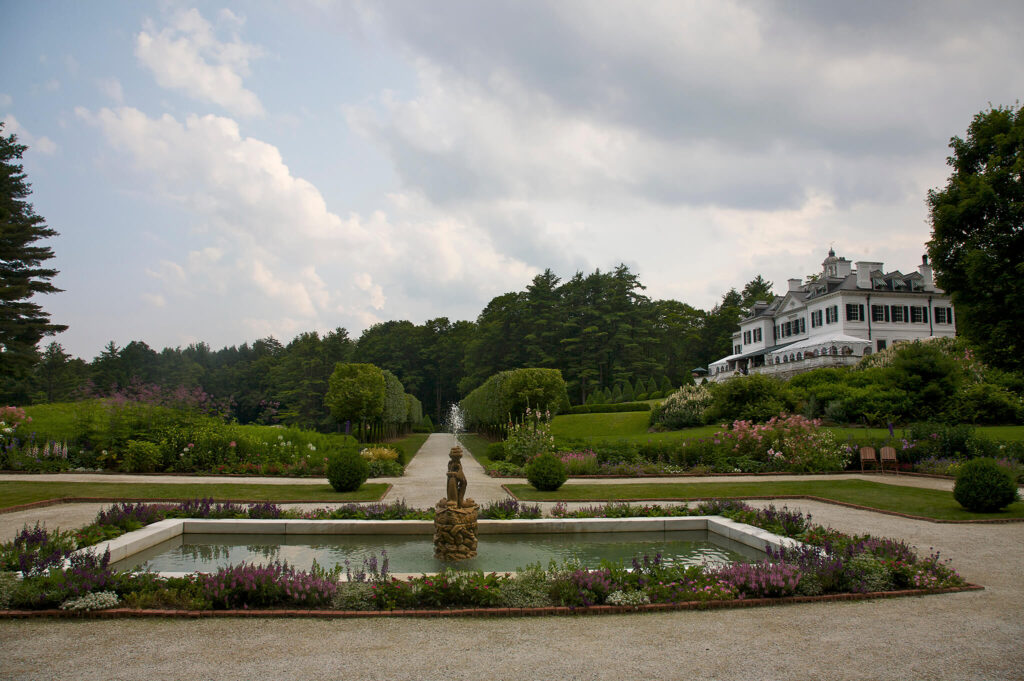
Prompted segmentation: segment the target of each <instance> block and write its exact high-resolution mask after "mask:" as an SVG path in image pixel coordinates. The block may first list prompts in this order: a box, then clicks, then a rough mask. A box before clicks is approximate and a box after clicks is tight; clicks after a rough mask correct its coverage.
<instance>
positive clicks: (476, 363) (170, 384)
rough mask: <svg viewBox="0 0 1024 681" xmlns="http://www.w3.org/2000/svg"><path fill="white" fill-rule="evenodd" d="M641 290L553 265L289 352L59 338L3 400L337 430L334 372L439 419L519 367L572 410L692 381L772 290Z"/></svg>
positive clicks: (4, 391) (616, 278)
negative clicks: (149, 408)
mask: <svg viewBox="0 0 1024 681" xmlns="http://www.w3.org/2000/svg"><path fill="white" fill-rule="evenodd" d="M644 290H645V287H644V286H643V284H642V283H641V282H640V279H639V277H638V276H637V275H636V274H634V273H633V272H631V271H630V270H629V268H628V267H626V266H625V265H619V266H618V267H616V268H614V269H613V270H611V271H607V272H602V271H600V270H596V271H594V272H593V273H591V274H587V275H584V274H583V273H581V272H577V273H575V274H574V275H573V276H572V277H570V278H569V279H568V280H565V281H562V280H561V279H560V278H559V277H558V276H557V275H556V274H555V273H553V272H552V271H551V270H546V271H545V272H543V273H542V274H539V275H537V276H536V277H534V279H533V280H532V282H531V283H530V284H529V285H528V286H527V287H526V289H525V290H523V291H516V292H510V293H506V294H504V295H501V296H498V297H496V298H494V299H492V300H491V301H490V302H489V303H488V304H487V306H486V307H485V308H484V309H483V311H482V312H481V313H480V315H479V316H478V317H477V319H476V321H462V320H460V321H455V322H452V321H450V320H449V319H448V318H446V317H439V318H437V319H431V320H427V321H425V322H424V323H422V324H414V323H413V322H410V321H406V320H401V321H388V322H384V323H381V324H376V325H373V326H371V327H369V328H367V329H366V330H365V331H363V333H362V334H361V335H360V337H359V338H358V339H353V338H351V337H350V336H349V334H348V331H347V330H346V329H344V328H337V329H335V330H334V331H331V332H329V333H326V334H322V335H321V334H320V333H318V332H316V331H310V332H306V333H301V334H299V335H298V336H296V337H295V338H293V339H292V340H291V341H290V342H288V343H287V344H284V343H282V342H281V341H280V340H278V339H276V338H274V337H273V336H269V337H267V338H261V339H259V340H256V341H254V342H252V343H243V344H242V345H239V346H230V347H224V348H221V349H219V350H213V349H211V348H210V347H209V346H208V345H207V344H205V343H202V342H200V343H195V344H192V345H189V346H187V347H184V348H181V347H176V348H164V349H162V350H160V351H157V350H154V349H153V348H150V347H149V346H148V345H147V344H146V343H145V342H143V341H141V340H134V341H131V342H130V343H128V344H127V345H125V346H124V347H118V346H117V345H116V344H115V343H114V342H113V341H111V342H110V343H108V344H107V346H106V347H105V348H104V350H103V351H102V352H101V353H100V354H99V355H98V356H97V357H95V358H94V359H93V360H92V361H90V362H86V361H85V360H83V359H80V358H73V357H71V356H70V355H69V354H68V353H66V352H65V351H64V348H63V347H62V346H61V345H60V344H59V343H57V342H51V343H50V344H49V345H48V346H46V348H45V349H44V351H43V352H42V355H41V359H40V361H39V362H38V364H37V365H36V366H35V368H34V370H33V371H32V372H31V373H30V374H28V375H26V376H25V377H22V378H20V379H14V378H7V379H5V380H3V381H2V382H0V401H3V402H6V403H10V404H21V405H27V404H32V403H40V402H58V401H66V400H75V399H83V398H88V397H97V396H107V395H113V394H116V393H118V392H122V393H123V392H124V391H131V390H132V389H133V386H135V387H136V388H138V387H139V386H144V385H159V386H162V387H163V388H164V389H171V388H182V389H186V390H193V391H194V390H196V389H201V390H202V391H203V392H204V393H205V394H206V395H207V396H209V399H210V401H211V402H212V403H215V404H217V405H218V410H219V411H220V412H221V413H222V414H223V415H225V416H228V417H231V418H234V419H237V421H238V422H239V423H284V424H287V425H291V426H299V427H304V428H314V429H318V430H321V431H331V430H336V429H337V428H338V427H339V425H338V423H337V421H336V420H335V419H333V418H332V417H331V414H330V411H329V410H328V408H327V407H326V406H325V404H324V397H325V395H326V393H327V388H328V379H329V378H330V375H331V372H332V371H333V370H334V367H335V364H336V363H338V362H366V363H371V364H375V365H377V366H378V367H380V368H382V369H387V370H388V371H391V372H392V373H393V374H395V375H396V376H397V377H398V379H399V380H400V381H401V382H402V384H403V386H404V388H405V391H406V392H408V393H410V394H412V395H414V396H416V397H417V398H418V399H419V400H420V401H421V402H422V403H423V413H424V414H425V415H429V416H430V417H431V418H432V419H433V421H434V423H441V422H442V421H443V418H442V416H443V412H444V410H445V409H446V406H447V405H448V404H451V403H453V402H457V401H458V400H459V399H460V398H462V397H463V396H465V395H466V394H467V393H469V392H470V391H471V390H473V389H474V388H476V387H477V386H479V385H480V384H482V383H483V382H484V381H485V380H486V379H487V378H488V377H489V376H491V375H493V374H495V373H497V372H499V371H504V370H507V369H515V368H520V367H541V368H551V369H559V370H560V371H561V372H562V376H563V377H564V378H565V381H566V384H567V387H568V392H569V398H570V400H571V402H572V403H573V404H580V403H583V402H584V401H586V398H587V397H588V396H589V395H590V394H592V393H593V392H595V391H597V390H603V389H608V390H612V389H613V388H614V387H615V386H616V385H623V384H625V382H627V381H628V382H629V383H630V384H631V386H635V384H636V383H637V381H638V380H639V381H643V382H644V384H645V385H647V384H649V383H650V382H651V381H652V380H653V381H654V382H655V384H657V385H659V386H664V384H665V383H666V382H668V383H670V384H671V385H672V386H673V387H678V386H679V385H682V384H684V383H688V382H690V380H691V379H690V376H691V370H692V369H693V368H694V367H699V366H706V365H707V364H708V363H709V362H711V361H713V360H715V359H718V358H719V357H722V356H724V355H727V354H729V351H730V348H731V336H732V333H733V332H734V331H735V328H736V324H737V321H738V320H739V319H740V318H741V317H742V316H744V315H745V314H746V313H747V311H748V310H749V308H750V307H751V306H752V305H753V304H754V303H755V302H756V301H758V300H771V299H772V297H773V295H774V294H773V293H772V285H771V283H770V282H767V281H765V280H764V279H763V278H762V277H761V276H758V277H756V278H755V279H753V280H752V281H750V282H749V283H747V285H746V286H744V288H743V289H742V290H741V291H738V290H736V289H735V288H734V289H730V290H729V291H727V292H726V293H725V294H724V295H723V296H722V299H721V302H720V303H719V304H717V305H715V306H714V307H713V308H712V309H710V310H701V309H698V308H695V307H693V306H691V305H688V304H686V303H682V302H679V301H676V300H651V299H650V298H648V297H647V296H645V295H644V293H643V291H644ZM662 389H663V388H662Z"/></svg>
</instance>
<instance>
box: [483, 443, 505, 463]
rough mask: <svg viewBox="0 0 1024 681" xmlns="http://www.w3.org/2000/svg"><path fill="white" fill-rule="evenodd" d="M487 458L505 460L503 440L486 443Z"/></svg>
mask: <svg viewBox="0 0 1024 681" xmlns="http://www.w3.org/2000/svg"><path fill="white" fill-rule="evenodd" d="M487 458H488V459H490V460H491V461H504V460H505V443H504V442H492V443H491V444H489V445H487Z"/></svg>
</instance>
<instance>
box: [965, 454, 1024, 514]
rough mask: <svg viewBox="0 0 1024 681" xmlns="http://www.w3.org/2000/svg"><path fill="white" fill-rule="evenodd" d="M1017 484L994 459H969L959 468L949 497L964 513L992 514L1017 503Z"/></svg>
mask: <svg viewBox="0 0 1024 681" xmlns="http://www.w3.org/2000/svg"><path fill="white" fill-rule="evenodd" d="M1017 497H1018V494H1017V485H1016V484H1015V483H1014V482H1013V479H1012V478H1011V477H1010V474H1009V473H1007V472H1006V471H1005V470H1003V469H1002V468H1000V466H999V464H997V463H996V462H995V459H988V458H982V459H971V460H970V461H967V462H965V463H964V465H963V466H961V467H960V473H958V474H957V476H956V484H955V485H954V486H953V498H954V499H956V500H957V503H959V504H960V505H961V506H963V507H964V508H966V509H967V510H968V511H974V512H975V513H994V512H996V511H1000V510H1002V509H1003V508H1005V507H1007V506H1009V505H1010V504H1012V503H1013V502H1014V501H1016V500H1017Z"/></svg>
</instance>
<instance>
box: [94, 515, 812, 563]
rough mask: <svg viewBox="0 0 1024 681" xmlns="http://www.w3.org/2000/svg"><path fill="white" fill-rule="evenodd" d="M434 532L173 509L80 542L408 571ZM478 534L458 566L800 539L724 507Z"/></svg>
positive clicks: (753, 546) (749, 553) (427, 554)
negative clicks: (743, 519)
mask: <svg viewBox="0 0 1024 681" xmlns="http://www.w3.org/2000/svg"><path fill="white" fill-rule="evenodd" d="M433 533H434V524H433V522H431V521H423V520H297V519H277V520H232V519H223V520H218V519H201V518H176V519H171V518H169V519H167V520H161V521H160V522H157V523H153V524H152V525H148V526H146V527H144V528H142V529H140V530H136V531H134V532H129V533H127V534H125V535H122V536H120V537H117V538H116V539H111V540H109V541H105V542H101V543H100V544H97V545H96V546H94V547H90V548H87V549H82V550H83V551H96V552H97V553H100V554H102V553H104V552H105V551H109V552H110V560H111V563H112V564H113V565H114V566H115V567H117V568H118V569H135V568H142V569H148V570H152V571H154V572H159V573H163V574H166V575H171V574H182V573H188V572H210V571H216V570H217V569H218V568H220V567H222V566H226V565H232V564H238V563H241V562H247V563H268V562H271V561H274V560H281V561H287V562H288V563H289V564H291V565H294V566H295V567H298V568H300V569H308V568H309V567H310V566H311V565H312V564H313V561H314V560H316V562H317V563H318V564H319V565H321V566H322V567H325V568H330V567H332V566H334V565H339V564H340V565H344V563H345V561H346V560H347V561H348V562H349V563H350V565H351V567H352V571H353V573H355V572H357V571H358V570H359V569H360V568H361V567H362V564H363V560H364V559H369V558H370V557H371V556H376V557H377V558H378V560H379V559H380V554H381V551H387V554H388V560H389V563H390V565H389V567H390V572H391V573H392V574H396V575H405V574H421V573H430V572H437V571H439V570H441V569H443V568H444V567H447V566H446V565H445V564H444V563H442V562H440V561H436V560H434V557H433V556H434V546H433ZM477 536H478V539H479V549H478V554H479V555H478V556H477V558H475V559H472V560H469V561H461V562H459V563H456V564H454V566H455V567H458V568H460V569H470V570H483V571H485V572H513V571H515V570H516V569H517V568H520V567H525V566H527V565H530V564H533V563H540V564H541V565H542V566H543V567H547V565H548V563H549V562H550V561H551V560H555V561H558V562H561V561H563V560H565V559H569V558H574V559H576V560H579V561H580V562H581V563H582V564H583V565H584V566H586V567H597V566H598V565H599V564H600V563H601V561H602V560H610V561H625V562H627V563H628V562H629V561H630V560H631V559H632V558H633V557H634V556H640V557H642V556H644V555H647V556H649V557H651V558H653V557H654V556H655V555H657V554H661V556H662V559H663V560H665V561H666V562H670V563H676V564H697V563H727V562H735V561H756V560H761V559H763V558H765V557H766V554H765V548H766V547H767V546H772V547H774V548H780V547H782V546H793V545H795V544H798V543H799V542H796V541H794V540H792V539H788V538H786V537H780V536H778V535H775V534H772V533H770V532H767V531H765V530H761V529H759V528H756V527H751V526H750V525H745V524H743V523H738V522H735V521H732V520H729V519H728V518H723V517H721V516H689V517H665V518H586V519H566V518H542V519H537V520H481V521H480V523H479V528H478V534H477Z"/></svg>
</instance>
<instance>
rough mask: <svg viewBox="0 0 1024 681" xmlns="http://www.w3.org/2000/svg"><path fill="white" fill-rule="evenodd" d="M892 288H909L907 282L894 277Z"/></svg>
mask: <svg viewBox="0 0 1024 681" xmlns="http://www.w3.org/2000/svg"><path fill="white" fill-rule="evenodd" d="M892 287H893V288H906V287H907V282H905V281H903V280H902V279H900V278H899V277H893V278H892Z"/></svg>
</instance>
